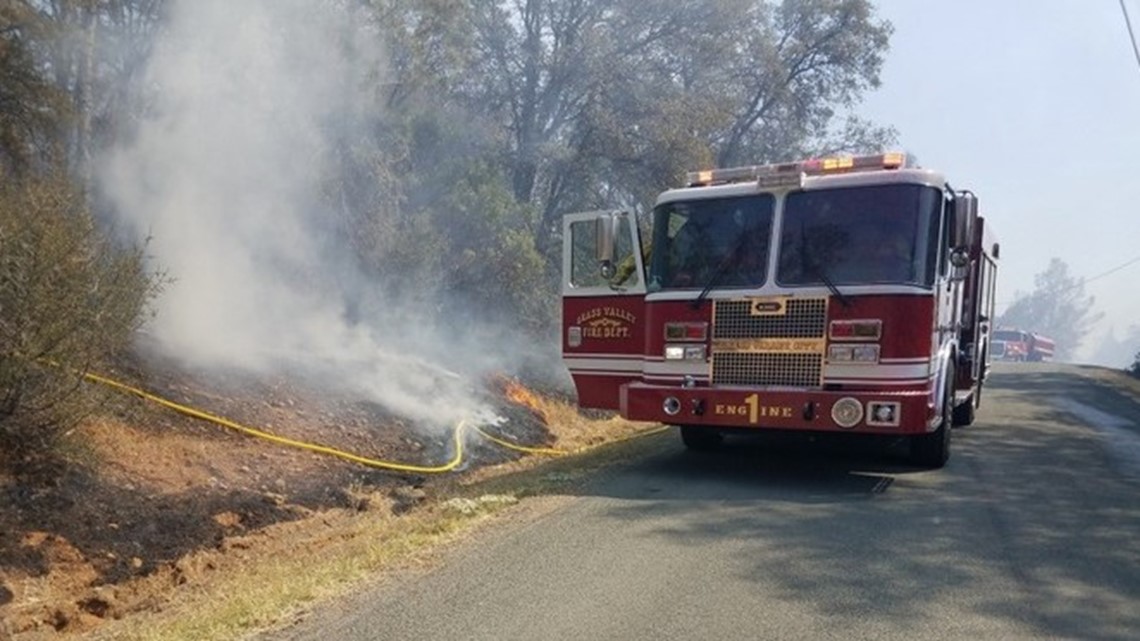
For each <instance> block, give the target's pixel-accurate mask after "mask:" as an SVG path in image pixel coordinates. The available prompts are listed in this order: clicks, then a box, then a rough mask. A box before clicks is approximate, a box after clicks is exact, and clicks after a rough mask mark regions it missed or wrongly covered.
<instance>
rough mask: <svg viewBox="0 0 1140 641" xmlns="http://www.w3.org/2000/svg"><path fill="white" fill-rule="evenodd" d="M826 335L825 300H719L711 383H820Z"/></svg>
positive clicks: (714, 324)
mask: <svg viewBox="0 0 1140 641" xmlns="http://www.w3.org/2000/svg"><path fill="white" fill-rule="evenodd" d="M826 334H827V299H826V298H807V299H796V298H788V299H783V300H780V299H770V300H769V299H743V300H722V301H717V302H716V308H715V309H714V311H713V332H712V335H713V341H712V383H713V385H780V386H789V387H819V386H820V385H821V384H822V381H823V356H824V350H825V346H826V340H825V337H826Z"/></svg>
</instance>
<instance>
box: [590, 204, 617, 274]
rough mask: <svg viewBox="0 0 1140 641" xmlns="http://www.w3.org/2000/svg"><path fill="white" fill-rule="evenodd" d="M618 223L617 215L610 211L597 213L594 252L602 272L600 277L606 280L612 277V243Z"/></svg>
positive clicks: (615, 236)
mask: <svg viewBox="0 0 1140 641" xmlns="http://www.w3.org/2000/svg"><path fill="white" fill-rule="evenodd" d="M618 224H619V221H618V217H617V216H616V215H614V214H613V213H612V212H606V213H603V214H599V215H598V220H597V223H596V232H595V238H596V242H597V247H596V250H595V254H596V257H597V259H598V266H599V268H600V269H601V272H602V278H605V279H606V280H609V279H610V278H613V275H614V243H615V239H616V238H617V234H618Z"/></svg>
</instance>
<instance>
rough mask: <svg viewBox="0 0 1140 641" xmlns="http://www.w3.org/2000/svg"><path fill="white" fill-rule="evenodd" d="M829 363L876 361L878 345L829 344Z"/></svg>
mask: <svg viewBox="0 0 1140 641" xmlns="http://www.w3.org/2000/svg"><path fill="white" fill-rule="evenodd" d="M827 360H828V362H831V363H878V362H879V346H878V345H831V346H829V347H828V348H827Z"/></svg>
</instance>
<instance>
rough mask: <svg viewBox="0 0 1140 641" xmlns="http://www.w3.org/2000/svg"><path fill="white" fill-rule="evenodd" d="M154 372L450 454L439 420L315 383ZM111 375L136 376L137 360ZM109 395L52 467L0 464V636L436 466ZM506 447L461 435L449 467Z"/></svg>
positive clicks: (154, 585)
mask: <svg viewBox="0 0 1140 641" xmlns="http://www.w3.org/2000/svg"><path fill="white" fill-rule="evenodd" d="M163 371H164V374H163V375H162V376H153V375H151V376H150V377H148V378H147V379H145V380H143V381H142V383H141V384H142V385H144V386H145V387H146V389H147V390H149V391H152V392H154V393H155V394H158V395H159V396H162V397H163V398H167V399H169V400H172V401H174V402H176V403H180V404H185V405H187V406H190V407H194V408H197V409H201V410H204V411H207V412H210V413H212V414H216V415H219V416H222V417H225V418H227V419H230V420H233V421H236V422H237V423H240V424H242V425H246V426H249V427H253V428H257V429H261V430H265V431H267V432H271V433H273V434H275V435H279V436H282V437H285V438H289V439H297V440H300V441H305V442H311V443H316V444H320V445H323V446H328V447H332V448H336V449H338V450H343V451H347V452H351V453H353V454H356V455H360V456H364V457H368V458H375V459H382V460H395V461H400V462H405V463H410V464H415V465H438V464H439V463H441V462H443V461H445V460H447V459H448V457H449V456H450V448H451V441H452V436H451V433H450V430H449V429H446V428H444V429H438V430H436V431H434V432H432V433H429V434H425V433H424V432H423V431H420V430H417V429H415V428H414V426H413V425H411V424H410V423H408V422H407V421H404V420H402V419H401V418H400V417H397V416H393V415H391V414H389V413H387V412H385V411H384V410H383V408H381V407H379V406H376V405H374V404H370V403H367V402H363V401H360V400H358V399H353V398H348V397H344V396H343V395H338V394H337V393H335V392H334V391H331V390H329V389H324V388H322V386H316V385H312V384H301V383H298V382H297V381H289V380H284V379H278V380H270V379H266V378H259V377H252V376H249V375H243V374H241V373H237V372H233V373H229V374H226V375H224V376H221V377H219V376H218V375H217V373H213V374H211V376H210V377H209V378H208V379H207V378H204V377H199V376H196V375H195V374H194V373H193V372H187V371H183V370H177V369H175V368H173V367H167V368H165V369H164V370H163ZM121 374H122V375H123V376H127V377H132V378H131V379H130V380H139V378H138V372H125V373H123V372H121ZM480 387H481V388H483V391H482V392H481V394H482V395H483V396H484V397H485V400H486V402H488V403H490V404H491V405H492V406H493V407H494V408H495V410H496V411H497V412H498V413H499V415H500V416H502V417H504V418H505V419H506V420H505V422H504V423H503V424H502V425H501V426H499V428H498V429H499V430H501V432H502V433H505V434H507V435H508V436H509V438H511V439H512V440H517V441H518V442H520V443H526V444H533V445H546V444H549V443H550V441H551V437H550V434H549V433H548V431H547V429H546V425H545V423H544V417H543V416H542V414H541V412H539V411H538V410H536V409H535V408H534V407H527V406H526V402H527V399H526V398H518V397H519V390H523V391H524V392H525V393H524V396H526V395H529V394H531V393H530V392H529V391H526V388H523V387H521V386H520V385H518V384H517V383H515V382H513V381H511V380H509V379H506V378H497V379H494V380H489V381H483V382H481V383H480ZM512 394H513V395H514V396H515V397H516V398H515V400H511V399H510V398H508V396H511V395H512ZM113 405H114V407H115V410H116V411H115V412H113V413H112V414H110V415H108V416H103V417H98V418H94V419H92V420H89V421H87V422H86V423H84V424H83V425H82V427H81V428H79V429H78V430H76V432H75V433H74V434H72V435H71V437H70V438H69V439H68V446H69V449H68V451H67V453H66V457H65V458H66V461H65V462H61V463H59V464H58V465H57V466H55V467H54V469H50V470H46V471H44V472H43V473H41V474H40V475H38V476H37V477H36V478H32V479H26V478H21V479H17V478H13V477H4V476H0V638H6V637H8V636H14V637H16V638H21V637H22V636H24V635H31V638H44V636H43V635H48V636H54V635H69V634H74V633H81V632H84V631H88V630H91V629H94V628H97V627H98V626H99V625H100V623H101V622H102V621H103V620H105V619H106V618H109V617H113V618H120V617H124V616H129V615H130V614H131V613H132V612H137V611H140V610H154V609H161V608H162V607H164V604H166V603H167V602H169V601H170V600H171V599H173V598H176V593H177V590H178V588H179V586H180V585H182V584H184V583H186V582H187V581H188V578H189V575H191V574H193V575H195V576H197V577H198V578H200V577H201V575H202V574H203V573H208V571H209V570H210V569H211V567H213V566H216V565H219V564H222V563H224V562H225V561H224V559H225V558H226V556H227V555H229V556H232V555H239V556H240V555H242V554H243V550H245V549H248V547H249V546H251V545H270V546H279V547H281V548H282V549H289V546H290V545H291V543H290V541H289V540H288V538H289V536H290V534H289V532H290V530H289V529H287V528H281V527H276V526H279V525H280V524H285V523H289V522H301V521H305V520H307V519H314V518H326V520H327V518H328V517H327V516H326V517H322V515H327V514H329V513H330V512H333V511H348V512H351V511H352V510H354V509H365V508H366V507H368V506H365V505H362V504H361V503H360V502H361V501H362V500H365V499H362V498H361V497H362V496H376V495H378V494H379V495H383V496H387V497H390V500H389V501H388V502H387V503H386V504H385V505H384V506H382V509H390V510H393V511H396V512H398V511H401V510H406V509H408V508H409V507H410V506H411V505H412V504H414V503H415V502H417V501H420V500H422V499H424V498H425V497H427V496H430V495H431V492H432V491H433V487H434V484H435V483H436V482H437V481H439V479H440V477H433V476H427V475H419V474H408V473H400V472H391V471H385V470H380V469H374V468H371V467H368V466H365V465H360V464H357V463H352V462H349V461H345V460H342V459H340V458H336V457H333V456H328V455H325V454H319V453H314V452H311V451H305V450H302V449H296V448H291V447H286V446H283V445H281V444H279V443H274V442H270V441H267V440H264V439H258V438H253V437H250V436H248V435H245V434H242V433H240V432H237V431H234V430H232V429H228V428H225V427H221V426H218V425H216V424H212V423H209V422H206V421H202V420H200V419H196V418H192V417H188V416H184V415H180V414H178V413H176V412H172V411H170V410H168V409H165V408H160V407H155V406H154V405H153V404H151V403H147V402H145V401H142V400H138V399H133V400H125V399H123V398H119V399H118V400H116V401H115V402H114V403H113ZM516 456H517V455H516V454H514V453H511V452H508V451H505V450H503V449H502V448H500V447H498V446H495V445H493V444H489V443H486V442H484V441H479V440H477V439H474V438H472V439H468V441H467V449H466V451H465V463H464V468H466V469H468V470H470V469H475V468H478V467H481V466H485V465H487V464H493V463H499V462H503V461H507V460H510V459H511V458H515V457H516ZM372 507H373V508H374V507H375V506H372ZM203 552H209V553H210V554H207V555H205V556H203V554H202V553H203ZM214 555H216V556H214ZM190 558H194V559H195V561H194V562H193V563H190V562H188V561H187V559H190ZM202 559H206V560H202Z"/></svg>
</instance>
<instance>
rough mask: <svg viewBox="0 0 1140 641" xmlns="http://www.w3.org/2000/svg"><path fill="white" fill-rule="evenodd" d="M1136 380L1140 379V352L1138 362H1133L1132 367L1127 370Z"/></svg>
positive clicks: (1137, 355)
mask: <svg viewBox="0 0 1140 641" xmlns="http://www.w3.org/2000/svg"><path fill="white" fill-rule="evenodd" d="M1126 371H1127V372H1128V373H1129V374H1131V375H1132V376H1133V377H1135V378H1140V352H1137V353H1136V360H1134V361H1133V362H1132V366H1131V367H1129V368H1128V369H1127V370H1126Z"/></svg>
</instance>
